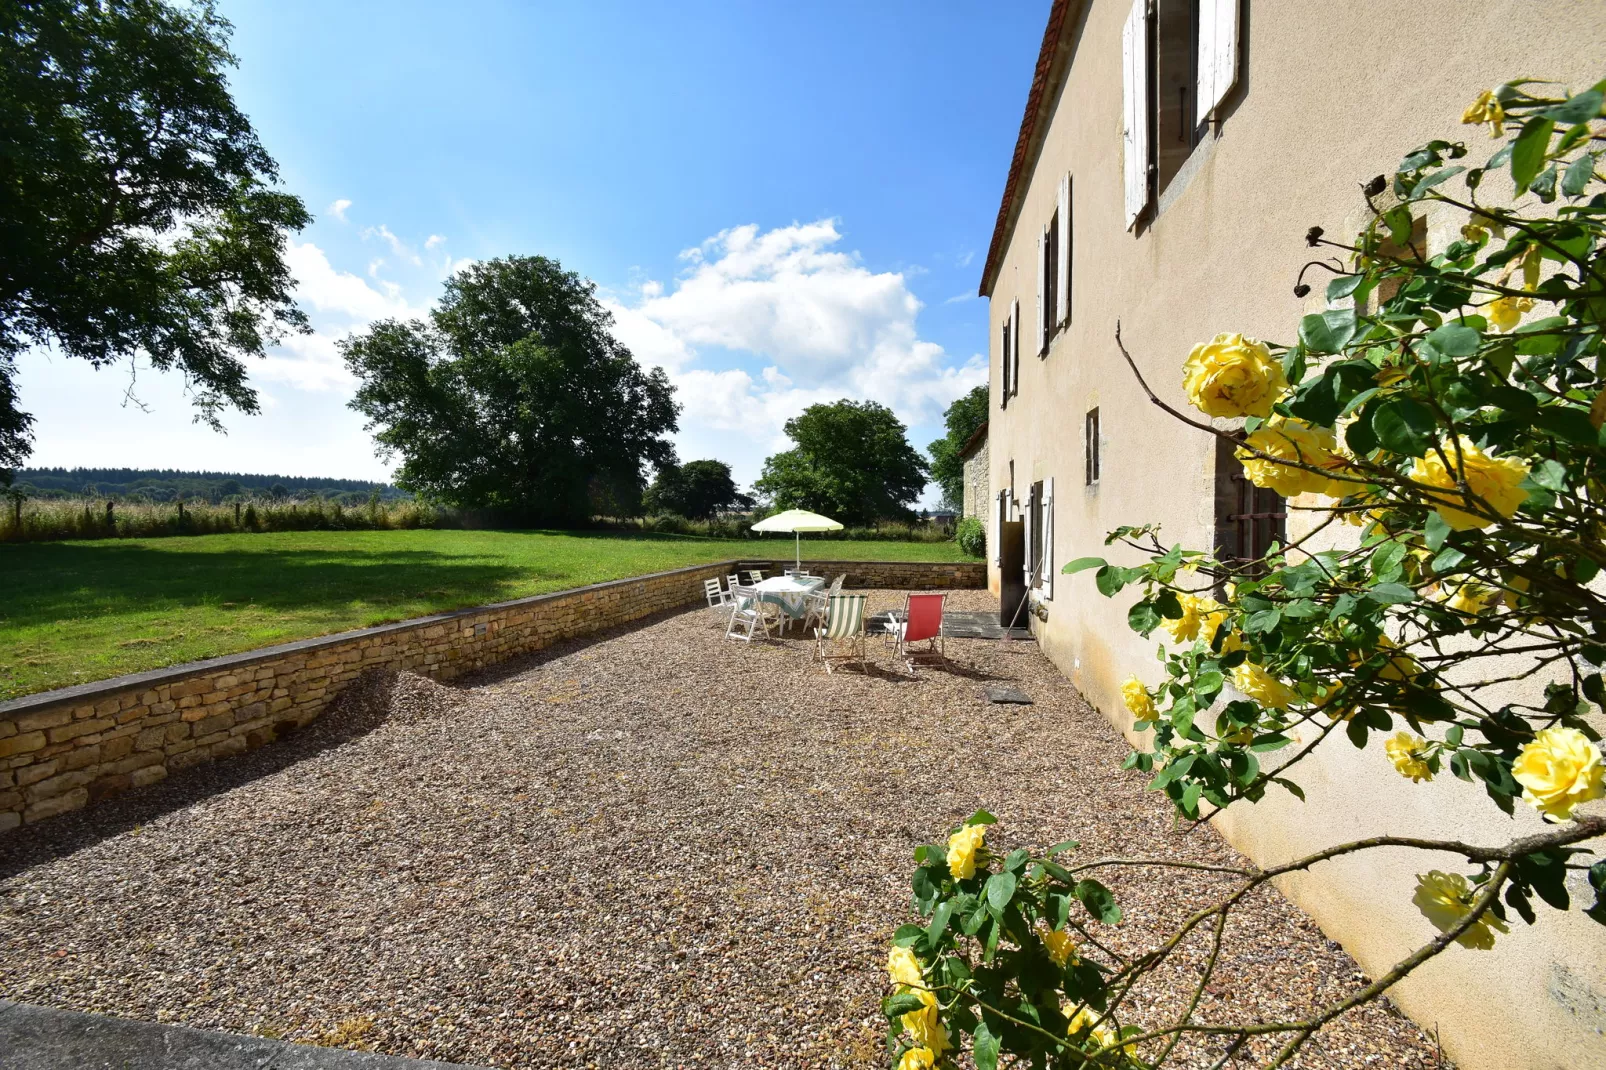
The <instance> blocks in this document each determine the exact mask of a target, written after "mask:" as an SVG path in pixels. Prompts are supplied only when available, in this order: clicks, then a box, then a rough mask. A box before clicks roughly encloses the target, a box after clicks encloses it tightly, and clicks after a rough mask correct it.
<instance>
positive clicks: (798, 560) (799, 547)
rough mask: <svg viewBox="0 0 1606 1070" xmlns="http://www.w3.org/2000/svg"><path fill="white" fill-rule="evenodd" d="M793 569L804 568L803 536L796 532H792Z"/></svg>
mask: <svg viewBox="0 0 1606 1070" xmlns="http://www.w3.org/2000/svg"><path fill="white" fill-rule="evenodd" d="M792 567H793V568H794V569H801V568H802V567H803V536H802V535H800V534H799V533H798V532H795V531H794V532H792Z"/></svg>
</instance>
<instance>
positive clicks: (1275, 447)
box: [1237, 416, 1359, 498]
mask: <svg viewBox="0 0 1606 1070" xmlns="http://www.w3.org/2000/svg"><path fill="white" fill-rule="evenodd" d="M1245 445H1247V446H1248V447H1250V448H1251V449H1255V450H1259V451H1260V452H1261V453H1264V454H1266V456H1267V457H1274V458H1277V459H1276V460H1266V459H1265V458H1263V457H1255V456H1252V455H1250V454H1248V453H1245V452H1244V451H1243V450H1239V451H1238V454H1237V457H1238V461H1239V463H1241V464H1242V465H1243V466H1244V475H1245V476H1246V477H1248V479H1249V482H1251V483H1253V484H1254V485H1255V486H1257V487H1265V488H1266V489H1267V490H1274V491H1276V492H1277V493H1278V494H1281V495H1282V496H1283V497H1284V498H1292V497H1294V496H1295V495H1296V494H1326V495H1328V496H1330V497H1333V498H1342V497H1343V496H1344V495H1345V494H1347V493H1349V490H1350V487H1352V486H1354V487H1358V486H1359V485H1358V484H1345V483H1342V482H1340V481H1338V480H1335V479H1330V478H1328V477H1327V476H1325V475H1319V474H1318V473H1316V472H1307V471H1305V470H1304V469H1302V468H1291V467H1289V464H1307V465H1313V466H1318V467H1321V468H1326V469H1328V470H1330V471H1332V470H1337V469H1339V468H1340V467H1341V466H1342V465H1343V463H1344V460H1343V458H1342V457H1340V456H1339V455H1338V440H1337V439H1336V438H1335V437H1334V435H1333V432H1332V431H1330V430H1328V429H1326V428H1316V427H1311V426H1310V425H1309V424H1307V423H1305V422H1303V421H1301V420H1287V419H1284V418H1283V417H1281V416H1273V417H1272V418H1271V419H1270V420H1268V421H1266V425H1265V426H1264V427H1262V428H1260V429H1259V430H1258V431H1256V432H1255V433H1254V434H1252V435H1250V436H1249V438H1248V439H1247V440H1246V441H1245ZM1280 462H1289V463H1280Z"/></svg>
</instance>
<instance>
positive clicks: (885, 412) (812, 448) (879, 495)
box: [753, 400, 926, 524]
mask: <svg viewBox="0 0 1606 1070" xmlns="http://www.w3.org/2000/svg"><path fill="white" fill-rule="evenodd" d="M905 432H906V428H905V427H904V426H903V424H902V423H901V422H899V420H898V417H897V416H896V415H894V414H893V411H892V410H891V409H889V408H887V407H886V406H884V405H878V404H876V403H875V402H873V401H848V400H842V401H838V402H835V403H834V404H830V405H823V404H822V405H810V406H809V407H808V408H806V409H804V410H803V412H802V414H801V415H799V416H797V417H794V418H793V419H791V420H788V421H786V433H787V435H788V436H790V437H791V439H792V441H793V442H795V443H797V446H796V447H795V448H793V449H790V450H787V451H786V452H785V453H777V454H775V455H774V456H772V457H770V458H769V459H767V460H766V461H765V462H764V473H763V475H762V476H761V477H760V478H759V480H758V482H757V483H755V484H753V486H754V487H755V488H756V489H757V490H758V491H759V492H760V493H762V494H764V495H766V496H768V497H769V498H770V499H771V500H772V501H774V503H775V504H776V505H778V506H780V507H782V508H784V509H794V508H795V509H810V510H813V511H814V512H817V513H824V514H826V515H827V516H830V517H832V518H833V519H835V520H840V521H842V522H843V523H850V524H863V523H868V522H871V521H875V520H881V519H889V518H892V517H908V516H909V515H911V513H910V509H909V507H910V505H912V504H913V503H914V501H915V499H917V498H919V497H920V492H921V491H922V490H924V489H925V488H926V461H925V458H923V457H921V456H920V454H919V453H917V452H916V451H915V448H914V447H913V446H911V445H909V439H908V436H907V435H906V433H905Z"/></svg>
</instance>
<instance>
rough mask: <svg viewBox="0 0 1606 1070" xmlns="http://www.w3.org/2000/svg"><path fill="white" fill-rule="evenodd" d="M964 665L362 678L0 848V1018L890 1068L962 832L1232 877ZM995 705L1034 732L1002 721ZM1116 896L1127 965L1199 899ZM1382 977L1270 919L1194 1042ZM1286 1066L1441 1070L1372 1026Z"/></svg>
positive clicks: (1248, 934)
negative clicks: (998, 700)
mask: <svg viewBox="0 0 1606 1070" xmlns="http://www.w3.org/2000/svg"><path fill="white" fill-rule="evenodd" d="M901 601H902V598H901V595H897V594H895V593H893V592H875V593H873V594H872V599H871V602H872V605H871V608H872V609H880V608H887V607H890V606H891V605H893V604H894V603H900V604H901ZM950 604H951V605H952V606H953V607H954V608H967V609H968V608H978V609H979V608H988V607H989V606H990V605H991V604H992V603H991V602H990V599H989V597H988V596H987V595H985V594H984V593H981V592H963V593H961V594H958V595H956V596H954V597H953V599H952V600H951V602H950ZM872 649H879V647H878V645H876V644H873V645H872ZM948 649H949V654H950V656H951V658H952V661H953V665H952V667H951V669H950V670H946V671H945V670H925V671H923V672H922V674H921V676H920V678H919V679H918V680H910V679H907V678H904V677H900V676H898V675H896V674H894V673H892V672H891V671H890V668H889V666H890V662H889V661H888V660H887V659H886V656H885V651H882V655H883V660H882V662H881V667H880V668H879V669H878V670H873V671H872V673H871V675H870V676H869V677H865V676H863V675H861V674H860V673H859V672H858V671H857V669H853V670H851V671H846V672H840V671H839V672H837V673H836V674H834V675H827V674H826V673H825V672H824V671H823V669H821V668H819V667H818V666H816V665H814V664H813V663H811V659H810V652H809V648H808V647H806V646H805V645H804V644H802V643H800V642H790V641H789V642H784V643H771V644H760V643H755V644H754V645H753V646H751V647H748V646H746V645H744V644H740V643H733V642H729V641H726V640H725V639H723V638H722V637H721V636H720V633H719V631H718V630H717V629H716V628H715V627H714V626H713V625H712V623H711V621H710V619H709V617H708V616H707V615H706V613H703V612H690V613H685V614H681V615H676V616H670V617H666V618H658V619H655V620H653V621H651V622H648V623H646V624H645V625H644V626H641V627H637V628H633V629H627V630H622V631H620V632H618V633H615V634H612V635H611V636H609V637H606V638H604V639H602V640H600V641H593V642H590V643H585V644H572V645H568V646H565V647H562V648H557V649H554V650H551V651H547V652H545V653H544V654H542V655H539V656H537V657H535V658H531V659H529V660H527V661H524V662H521V663H516V664H514V665H511V666H504V667H503V668H502V669H501V670H500V671H499V672H497V673H496V674H494V675H485V676H482V677H480V678H479V679H478V680H475V681H469V682H468V683H467V685H466V686H459V687H451V688H448V687H443V686H440V685H438V684H435V683H432V682H430V681H428V680H424V679H421V678H419V677H416V676H408V675H403V676H401V677H392V678H374V679H372V680H371V681H369V682H368V683H366V684H365V685H363V686H362V687H360V688H354V689H353V690H352V692H349V693H348V695H347V696H346V698H345V699H344V700H343V701H342V703H341V705H340V707H339V708H338V709H336V710H332V711H331V712H330V713H329V714H328V715H326V716H325V717H324V718H322V719H321V720H320V721H319V722H317V723H316V724H314V725H313V726H311V727H309V728H308V729H306V730H305V731H303V732H302V733H301V734H299V735H298V736H297V737H295V738H293V739H291V740H287V741H285V742H282V743H279V744H276V745H274V746H272V747H268V748H265V749H263V750H260V751H257V752H255V753H253V754H250V755H246V756H243V757H240V758H236V759H232V760H230V761H229V762H226V763H222V764H220V765H217V766H210V767H200V768H197V769H194V770H191V771H188V772H187V773H186V774H184V775H182V776H177V777H174V778H172V779H171V780H170V781H168V782H165V783H163V784H159V785H155V786H153V787H152V788H149V789H145V790H142V791H140V792H134V793H130V794H128V795H125V796H121V797H118V798H117V799H115V800H112V801H109V802H107V803H104V804H102V805H101V806H100V807H99V808H97V809H95V810H92V811H91V812H88V813H83V814H77V815H69V816H67V817H64V818H59V819H56V820H54V821H51V822H46V823H44V824H42V825H40V826H35V827H33V828H31V829H28V830H25V831H24V832H23V833H22V834H21V835H16V836H12V837H9V838H7V839H5V840H0V996H4V997H5V998H9V999H13V1000H18V1001H22V1002H27V1003H38V1004H48V1005H53V1006H61V1007H70V1008H76V1009H80V1010H91V1011H99V1012H103V1013H109V1014H116V1015H122V1016H125V1017H131V1018H142V1019H150V1020H155V1021H165V1022H182V1023H185V1024H188V1025H193V1026H201V1027H205V1028H214V1029H225V1030H231V1031H234V1032H240V1033H256V1034H259V1035H265V1036H273V1037H281V1038H284V1039H288V1040H297V1041H304V1042H321V1043H328V1044H337V1045H342V1046H347V1047H356V1048H366V1049H370V1050H376V1051H381V1052H386V1053H391V1054H398V1055H414V1056H422V1057H428V1058H434V1059H443V1060H450V1061H458V1062H468V1063H476V1064H485V1065H491V1066H498V1067H520V1068H522V1067H549V1066H550V1067H557V1066H562V1067H582V1066H584V1067H591V1066H595V1067H649V1066H677V1067H678V1066H710V1067H738V1066H739V1067H758V1066H788V1067H800V1066H810V1067H847V1066H865V1067H869V1066H876V1065H881V1064H883V1063H884V1059H885V1055H884V1049H883V1047H882V1042H881V1037H882V1026H881V1022H880V1018H879V1015H878V1011H877V1003H878V1000H879V998H880V996H881V994H882V984H883V981H884V978H885V975H884V973H883V963H884V962H885V957H886V946H887V938H888V935H889V934H890V932H891V930H892V929H893V928H894V927H896V926H897V925H898V924H900V923H901V922H902V921H904V920H907V918H908V912H909V907H908V883H907V882H908V876H909V872H910V869H911V866H912V862H911V854H910V852H911V850H912V849H913V847H914V846H915V845H917V844H919V843H923V842H929V841H933V840H938V839H940V838H941V837H942V835H943V834H944V833H945V832H946V830H947V829H948V828H949V827H950V826H951V825H953V824H954V823H956V822H957V821H959V820H960V819H962V818H963V817H964V816H965V815H966V814H968V813H970V812H971V811H972V810H974V809H975V808H976V807H978V806H986V807H987V808H988V809H990V810H992V811H993V812H994V813H996V814H998V815H999V817H1000V819H1001V824H1000V825H999V826H998V828H997V829H996V830H995V834H994V835H993V836H992V837H991V840H990V842H992V843H995V844H997V845H999V846H1006V847H1007V846H1016V845H1037V846H1041V845H1045V844H1048V843H1052V842H1055V841H1058V840H1062V839H1068V838H1078V839H1081V840H1082V841H1083V844H1084V846H1083V848H1082V852H1081V855H1080V857H1084V858H1086V857H1092V856H1096V855H1103V854H1119V855H1150V856H1153V855H1164V856H1168V857H1174V858H1180V859H1190V860H1194V861H1215V862H1221V861H1237V860H1238V859H1237V856H1236V855H1235V854H1234V852H1233V851H1232V850H1231V849H1230V848H1229V847H1227V846H1226V845H1225V844H1224V843H1223V842H1222V841H1221V840H1220V839H1219V838H1218V837H1216V836H1215V834H1214V833H1213V832H1211V831H1210V830H1209V829H1199V830H1196V831H1194V832H1192V833H1190V834H1187V835H1184V834H1183V833H1182V832H1180V831H1179V830H1177V829H1176V827H1175V825H1174V823H1173V820H1172V816H1171V812H1170V809H1169V806H1168V804H1166V802H1165V801H1164V799H1162V798H1161V797H1159V796H1157V795H1154V794H1153V793H1148V792H1145V791H1144V790H1143V778H1142V777H1141V776H1138V775H1136V774H1131V773H1126V772H1123V771H1121V770H1120V768H1119V763H1120V761H1121V759H1122V758H1123V757H1124V755H1125V753H1126V747H1125V744H1124V743H1123V741H1122V740H1121V739H1120V738H1119V736H1118V735H1117V734H1116V733H1115V732H1114V731H1113V730H1112V729H1111V728H1110V727H1109V725H1108V724H1107V723H1106V722H1105V721H1104V719H1103V718H1102V717H1101V716H1100V715H1099V714H1098V713H1096V712H1095V711H1093V710H1092V709H1090V708H1089V707H1088V706H1087V704H1086V703H1085V702H1083V701H1082V700H1081V698H1080V697H1079V696H1078V695H1077V694H1076V692H1075V691H1074V690H1073V689H1072V688H1071V686H1070V685H1069V684H1068V682H1067V681H1066V680H1065V679H1064V678H1063V677H1062V676H1061V675H1060V674H1059V673H1058V671H1057V670H1055V669H1054V667H1053V666H1052V665H1051V664H1050V663H1049V662H1048V661H1047V659H1046V658H1044V657H1043V656H1042V655H1041V654H1040V653H1038V651H1037V649H1036V647H1035V646H1033V645H1031V644H1029V643H1020V642H1016V643H1011V644H1008V645H1001V644H999V643H997V642H993V641H980V640H976V641H950V642H949V644H948ZM988 683H1007V684H1010V685H1013V686H1016V687H1019V688H1022V689H1023V690H1025V691H1026V692H1028V693H1029V694H1030V695H1031V696H1032V697H1033V698H1034V699H1035V700H1036V704H1035V705H1032V706H1024V707H1001V706H988V705H987V704H986V703H985V702H983V701H982V699H981V697H980V696H981V691H982V689H983V687H984V686H986V685H987V684H988ZM1107 883H1109V884H1110V885H1111V886H1112V888H1114V889H1115V891H1116V893H1117V895H1118V897H1119V899H1120V901H1121V903H1122V905H1123V907H1124V908H1125V910H1126V914H1127V918H1126V920H1125V921H1124V922H1123V924H1122V925H1121V927H1120V929H1119V930H1118V932H1117V933H1116V934H1115V936H1114V940H1115V942H1116V943H1118V944H1119V945H1120V946H1122V947H1124V948H1125V949H1128V950H1130V949H1133V948H1137V947H1141V946H1144V944H1145V942H1146V940H1148V939H1152V937H1153V936H1154V934H1155V933H1156V932H1158V931H1160V928H1161V927H1163V926H1165V925H1167V924H1168V923H1174V922H1175V921H1176V920H1177V919H1178V918H1179V917H1181V916H1184V915H1185V913H1186V912H1188V911H1191V910H1192V909H1195V908H1196V907H1197V906H1198V905H1199V904H1200V903H1201V902H1203V901H1204V898H1205V895H1206V893H1207V891H1208V887H1205V886H1200V885H1199V884H1197V883H1195V884H1193V885H1191V886H1189V887H1187V888H1183V887H1182V886H1180V885H1179V884H1177V883H1174V882H1171V881H1169V880H1166V879H1163V878H1162V879H1155V878H1154V877H1153V876H1152V874H1151V875H1149V876H1148V877H1147V878H1145V876H1144V875H1143V874H1141V873H1138V872H1136V871H1126V872H1125V875H1123V876H1121V877H1119V878H1117V877H1111V878H1110V879H1109V880H1108V881H1107ZM1200 958H1201V956H1200V954H1199V949H1198V948H1189V949H1188V950H1187V953H1186V954H1185V955H1183V956H1182V957H1181V958H1180V959H1179V960H1178V962H1177V965H1176V967H1175V969H1173V970H1172V971H1171V972H1170V973H1168V974H1165V975H1162V976H1159V977H1157V979H1156V982H1155V984H1154V985H1152V986H1150V988H1149V989H1148V990H1146V991H1145V992H1144V993H1143V994H1142V998H1141V999H1140V1000H1139V1002H1138V1007H1139V1010H1140V1011H1141V1010H1143V1009H1144V1008H1151V1009H1152V1008H1155V1007H1159V1006H1162V1005H1166V997H1167V994H1168V991H1169V992H1175V991H1176V990H1177V989H1178V988H1179V987H1180V986H1181V985H1183V984H1184V983H1185V982H1186V981H1187V980H1188V979H1189V978H1190V977H1193V976H1196V973H1195V972H1194V971H1196V970H1197V968H1198V962H1199V960H1200ZM1362 981H1363V978H1362V975H1361V973H1360V972H1359V970H1358V969H1357V967H1356V965H1355V963H1354V962H1353V961H1352V960H1350V959H1349V958H1348V957H1347V956H1346V955H1345V954H1343V952H1342V951H1340V950H1338V948H1337V946H1336V945H1333V944H1330V943H1329V942H1327V941H1326V940H1324V939H1323V937H1322V935H1321V933H1320V931H1319V930H1318V929H1317V928H1316V926H1315V925H1314V924H1313V923H1312V922H1311V921H1310V919H1309V918H1307V917H1306V916H1305V915H1304V914H1302V913H1301V912H1300V911H1299V910H1298V909H1296V908H1295V907H1294V906H1292V905H1291V904H1290V903H1289V902H1287V901H1286V900H1285V899H1283V898H1282V897H1281V896H1279V895H1277V894H1276V893H1275V892H1270V891H1268V892H1267V893H1266V894H1264V895H1262V896H1260V897H1259V898H1257V899H1256V900H1255V901H1253V902H1252V903H1250V904H1248V906H1247V908H1246V909H1245V910H1244V912H1243V913H1242V914H1241V915H1240V916H1238V920H1237V921H1235V922H1234V924H1233V926H1232V927H1231V928H1229V931H1228V950H1227V951H1226V953H1225V954H1224V960H1223V964H1222V966H1221V969H1220V973H1219V975H1218V978H1217V980H1216V981H1214V982H1213V983H1212V985H1211V986H1210V990H1209V993H1208V994H1207V995H1206V996H1205V998H1204V1001H1203V1003H1202V1005H1201V1016H1202V1017H1203V1018H1204V1019H1205V1020H1212V1021H1228V1020H1239V1019H1244V1018H1248V1017H1256V1018H1264V1017H1269V1016H1286V1015H1295V1014H1298V1013H1300V1012H1301V1011H1302V1010H1304V1009H1306V1008H1308V1007H1310V1006H1312V1005H1313V1003H1315V1002H1316V1001H1322V1002H1326V1001H1329V1000H1332V999H1334V998H1338V997H1340V996H1341V995H1342V994H1343V993H1345V992H1347V991H1349V990H1351V989H1353V988H1354V987H1356V986H1357V984H1358V983H1361V982H1362ZM1202 1054H1203V1053H1195V1055H1202ZM1196 1061H1197V1060H1192V1059H1190V1060H1188V1062H1190V1063H1192V1062H1196ZM1231 1065H1233V1066H1240V1065H1249V1064H1248V1063H1247V1062H1242V1061H1234V1062H1233V1063H1232V1064H1231ZM1295 1065H1299V1066H1304V1067H1357V1066H1377V1067H1399V1066H1435V1067H1436V1066H1439V1065H1441V1064H1440V1062H1439V1061H1438V1060H1437V1059H1436V1057H1435V1055H1434V1045H1433V1043H1432V1041H1431V1039H1430V1038H1427V1037H1425V1036H1424V1035H1423V1034H1422V1032H1421V1031H1420V1030H1418V1029H1417V1028H1416V1026H1415V1025H1413V1024H1412V1023H1411V1022H1409V1021H1408V1020H1406V1019H1404V1018H1402V1017H1400V1016H1399V1015H1398V1014H1396V1013H1394V1012H1393V1011H1392V1010H1391V1009H1389V1008H1388V1007H1385V1006H1370V1007H1367V1008H1363V1009H1361V1010H1360V1011H1358V1012H1353V1013H1351V1014H1350V1015H1347V1016H1345V1017H1344V1018H1342V1019H1340V1020H1339V1021H1338V1022H1337V1023H1335V1024H1334V1025H1333V1026H1332V1027H1330V1028H1329V1029H1327V1030H1325V1031H1324V1032H1322V1033H1321V1034H1318V1036H1317V1037H1316V1038H1315V1039H1314V1040H1313V1042H1312V1043H1311V1045H1310V1046H1309V1047H1308V1048H1307V1049H1306V1052H1305V1054H1304V1055H1303V1056H1302V1057H1301V1058H1300V1060H1299V1061H1298V1063H1296V1064H1295Z"/></svg>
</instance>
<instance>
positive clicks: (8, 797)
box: [0, 791, 22, 810]
mask: <svg viewBox="0 0 1606 1070" xmlns="http://www.w3.org/2000/svg"><path fill="white" fill-rule="evenodd" d="M21 809H22V792H20V791H0V810H21Z"/></svg>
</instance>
